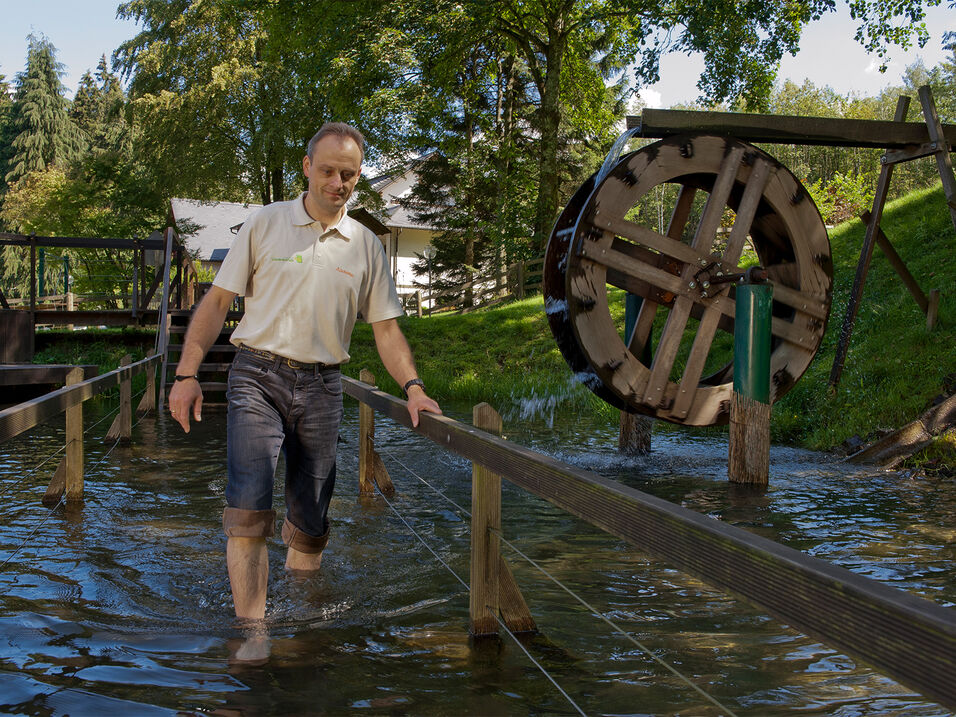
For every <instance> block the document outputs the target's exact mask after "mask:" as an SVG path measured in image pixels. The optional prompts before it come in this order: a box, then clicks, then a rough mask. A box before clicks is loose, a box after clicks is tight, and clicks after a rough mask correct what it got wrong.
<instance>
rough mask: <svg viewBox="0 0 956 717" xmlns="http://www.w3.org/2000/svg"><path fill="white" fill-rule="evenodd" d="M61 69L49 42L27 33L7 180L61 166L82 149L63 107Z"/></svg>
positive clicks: (17, 82) (19, 76) (64, 104)
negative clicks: (25, 58)
mask: <svg viewBox="0 0 956 717" xmlns="http://www.w3.org/2000/svg"><path fill="white" fill-rule="evenodd" d="M62 74H63V70H62V65H61V64H60V63H59V62H57V60H56V48H54V47H53V44H52V43H51V42H50V41H49V40H48V39H46V38H44V37H37V36H35V35H30V37H29V38H28V50H27V63H26V68H25V69H24V71H23V72H20V73H18V74H17V78H16V92H15V95H14V100H13V106H12V107H11V119H10V123H11V134H12V135H13V139H12V141H11V143H10V154H11V156H10V158H9V160H8V162H7V167H6V171H5V173H4V180H5V181H6V182H8V183H10V182H15V181H16V180H18V179H19V178H21V177H23V176H25V175H26V174H28V173H29V172H36V171H41V170H44V169H46V168H47V167H50V166H54V165H61V166H65V165H66V164H67V163H69V162H70V161H72V160H73V159H76V158H77V157H78V156H79V155H80V153H81V151H82V149H83V143H82V138H81V136H80V133H79V132H78V131H77V129H76V126H75V125H74V124H73V122H72V121H71V120H70V118H69V115H68V113H67V101H66V99H65V97H64V87H63V83H62V82H61V81H60V77H61V75H62Z"/></svg>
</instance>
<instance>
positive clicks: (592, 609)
mask: <svg viewBox="0 0 956 717" xmlns="http://www.w3.org/2000/svg"><path fill="white" fill-rule="evenodd" d="M489 531H490V532H492V533H494V534H495V535H497V536H498V538H499V540H501V542H502V543H504V544H505V545H507V546H508V547H509V548H511V549H512V550H513V551H515V552H516V553H517V554H518V555H520V556H521V557H522V558H524V559H525V560H527V561H528V562H529V563H531V565H533V566H534V567H535V568H537V569H538V570H539V571H541V572H542V573H543V574H544V575H546V576H547V577H548V578H550V579H551V580H552V581H553V582H554V584H555V585H557V586H558V587H560V588H561V589H562V590H564V591H565V592H566V593H567V594H568V595H570V596H571V597H573V598H574V599H575V600H577V601H578V602H579V603H581V604H582V605H583V606H584V607H586V608H587V609H588V611H590V612H591V614H593V615H595V616H596V617H598V618H600V619H601V620H603V621H604V622H606V623H607V624H608V625H609V626H610V627H611V628H612V629H613V630H614V631H615V632H617V633H619V634H621V635H623V636H624V637H625V638H626V639H628V640H630V642H631V643H633V644H634V645H636V646H637V647H638V648H639V649H640V650H641V651H642V652H644V653H645V654H647V656H648V657H650V658H651V659H652V660H654V661H655V662H656V663H658V664H659V665H660V666H661V667H664V668H665V669H667V670H668V671H669V672H670V673H671V674H673V675H674V676H675V677H677V678H678V679H679V680H681V681H682V682H684V683H685V684H686V685H687V686H688V687H690V688H691V689H693V690H694V691H695V692H697V694H699V695H700V696H701V697H703V698H704V699H706V700H707V701H708V702H710V703H711V704H714V705H716V706H717V707H719V708H720V709H722V710H726V712H727V713H728V714H730V715H731V716H732V717H736V716H735V713H734V712H733V711H732V710H731V709H729V708H728V707H726V706H725V705H723V704H721V703H720V702H718V701H717V699H716V698H715V697H712V696H711V695H709V694H708V693H707V692H705V691H704V690H703V689H702V688H701V687H700V686H698V685H697V684H695V683H694V682H693V681H692V680H691V679H690V678H689V677H686V676H685V675H683V674H682V673H681V672H680V671H679V670H678V669H677V668H676V667H673V666H672V665H670V664H669V663H668V662H667V661H665V660H663V659H662V658H660V657H658V656H657V655H655V654H654V651H653V650H651V649H650V648H649V647H647V646H646V645H644V644H642V643H641V642H640V641H639V640H637V639H636V638H635V637H634V636H632V635H631V634H630V633H628V632H627V631H625V630H624V629H623V628H621V627H619V626H618V625H616V624H615V623H614V622H613V621H612V620H610V619H609V618H608V617H606V616H605V615H604V614H603V613H602V612H601V611H599V610H598V609H597V608H595V607H593V606H592V605H591V604H590V603H588V602H587V601H586V600H585V599H584V598H582V597H581V596H580V595H578V594H577V593H575V592H574V591H573V590H571V588H569V587H568V586H567V585H565V584H564V583H562V582H561V581H560V580H558V579H557V578H556V577H554V575H552V574H551V573H549V572H548V571H547V570H545V569H544V568H543V567H542V566H540V565H539V564H538V563H537V562H535V561H534V560H533V559H532V558H530V557H529V556H528V555H525V553H524V552H522V551H521V550H520V549H519V548H518V547H517V546H515V545H514V543H512V542H511V541H510V540H508V539H507V538H505V537H504V536H503V535H502V534H501V531H500V530H495V529H494V528H489Z"/></svg>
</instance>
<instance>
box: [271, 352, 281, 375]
mask: <svg viewBox="0 0 956 717" xmlns="http://www.w3.org/2000/svg"><path fill="white" fill-rule="evenodd" d="M281 365H282V357H281V356H276V355H275V354H273V356H272V371H273V372H274V373H279V367H280V366H281Z"/></svg>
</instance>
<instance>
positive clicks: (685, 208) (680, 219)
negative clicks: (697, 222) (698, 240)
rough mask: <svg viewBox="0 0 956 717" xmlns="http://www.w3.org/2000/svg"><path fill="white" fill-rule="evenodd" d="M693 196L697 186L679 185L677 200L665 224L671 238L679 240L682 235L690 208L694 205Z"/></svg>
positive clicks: (695, 194) (695, 193)
mask: <svg viewBox="0 0 956 717" xmlns="http://www.w3.org/2000/svg"><path fill="white" fill-rule="evenodd" d="M695 196H697V187H691V186H690V185H687V184H682V185H680V192H679V193H678V194H677V201H676V202H675V203H674V210H673V211H672V212H671V218H670V221H669V222H668V224H667V236H669V237H670V238H671V239H677V240H680V238H681V237H682V236H684V227H685V226H686V225H687V220H688V219H689V218H690V210H691V209H693V207H694V197H695Z"/></svg>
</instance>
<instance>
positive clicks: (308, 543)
mask: <svg viewBox="0 0 956 717" xmlns="http://www.w3.org/2000/svg"><path fill="white" fill-rule="evenodd" d="M330 532H332V531H331V529H330V528H326V530H325V535H320V536H318V537H316V536H314V535H309V534H308V533H305V532H303V531H301V530H300V529H299V528H296V527H295V526H294V525H292V523H290V522H289V519H288V518H286V519H285V520H283V521H282V542H283V543H285V544H286V545H287V546H289V547H290V548H295V549H296V550H298V551H299V552H300V553H310V554H315V553H321V552H322V551H323V550H325V546H326V545H328V543H329V533H330Z"/></svg>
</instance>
